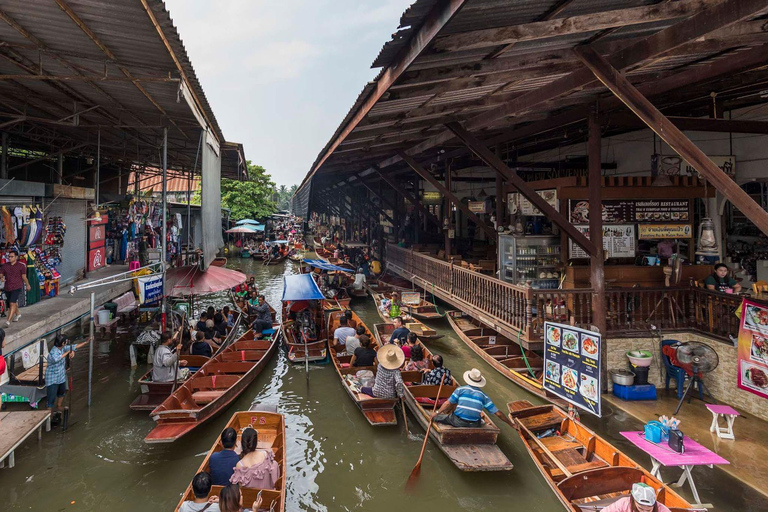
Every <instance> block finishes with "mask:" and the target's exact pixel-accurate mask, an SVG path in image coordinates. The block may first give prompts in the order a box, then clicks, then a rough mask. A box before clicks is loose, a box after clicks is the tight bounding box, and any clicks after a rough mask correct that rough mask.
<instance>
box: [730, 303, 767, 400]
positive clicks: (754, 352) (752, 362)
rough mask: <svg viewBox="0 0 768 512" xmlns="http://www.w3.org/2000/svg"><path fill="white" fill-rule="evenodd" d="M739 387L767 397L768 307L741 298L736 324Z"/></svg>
mask: <svg viewBox="0 0 768 512" xmlns="http://www.w3.org/2000/svg"><path fill="white" fill-rule="evenodd" d="M737 358H738V362H739V366H738V367H739V378H738V381H737V382H738V387H739V389H743V390H745V391H749V392H750V393H754V394H756V395H757V396H759V397H762V398H768V309H766V308H765V306H763V305H762V304H760V303H758V302H753V301H751V300H749V299H744V301H743V302H742V305H741V326H740V328H739V339H738V352H737Z"/></svg>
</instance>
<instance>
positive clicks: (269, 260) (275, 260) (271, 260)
mask: <svg viewBox="0 0 768 512" xmlns="http://www.w3.org/2000/svg"><path fill="white" fill-rule="evenodd" d="M287 257H288V253H285V254H280V255H279V256H278V257H277V258H270V257H269V254H268V253H267V254H264V255H263V256H262V257H261V259H262V261H264V264H265V265H277V264H278V263H282V262H283V261H284V260H285V258H287Z"/></svg>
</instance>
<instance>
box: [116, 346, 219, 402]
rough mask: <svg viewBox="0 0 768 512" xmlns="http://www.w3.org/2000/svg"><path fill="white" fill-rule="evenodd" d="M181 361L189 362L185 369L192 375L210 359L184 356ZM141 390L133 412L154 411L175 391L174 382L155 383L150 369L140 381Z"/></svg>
mask: <svg viewBox="0 0 768 512" xmlns="http://www.w3.org/2000/svg"><path fill="white" fill-rule="evenodd" d="M181 360H182V361H186V362H187V365H186V366H185V367H184V368H188V369H189V371H190V373H191V374H192V375H194V373H195V372H196V371H197V370H199V369H200V368H201V367H202V366H203V365H204V364H205V363H207V362H208V358H207V357H205V356H191V355H182V356H181ZM139 388H140V389H141V394H140V395H139V396H137V397H136V400H134V401H133V402H132V403H131V405H130V407H131V410H133V411H152V410H154V409H155V407H157V406H158V405H160V404H162V403H163V402H164V401H165V399H166V398H168V397H169V396H170V394H171V391H173V381H171V382H155V381H153V380H152V370H151V369H150V370H149V371H148V372H147V373H145V374H144V375H142V376H141V378H140V379H139Z"/></svg>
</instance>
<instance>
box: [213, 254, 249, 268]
mask: <svg viewBox="0 0 768 512" xmlns="http://www.w3.org/2000/svg"><path fill="white" fill-rule="evenodd" d="M243 257H244V258H245V256H243ZM226 264H227V258H213V260H211V266H212V267H224V266H226Z"/></svg>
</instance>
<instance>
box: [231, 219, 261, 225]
mask: <svg viewBox="0 0 768 512" xmlns="http://www.w3.org/2000/svg"><path fill="white" fill-rule="evenodd" d="M243 224H252V225H254V226H258V225H259V221H257V220H253V219H243V220H239V221H237V222H235V225H237V226H242V225H243Z"/></svg>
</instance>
